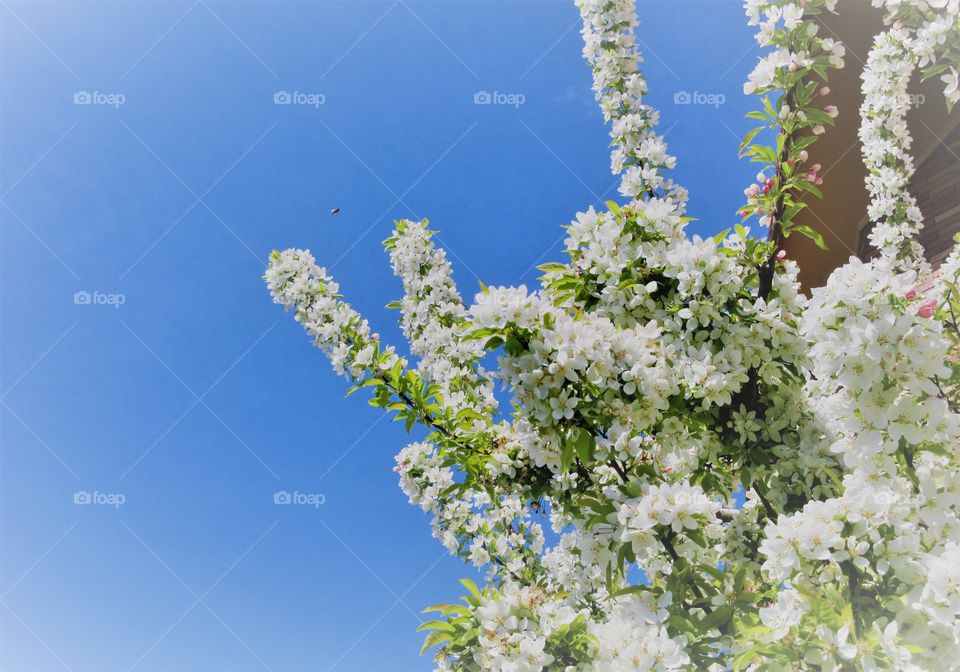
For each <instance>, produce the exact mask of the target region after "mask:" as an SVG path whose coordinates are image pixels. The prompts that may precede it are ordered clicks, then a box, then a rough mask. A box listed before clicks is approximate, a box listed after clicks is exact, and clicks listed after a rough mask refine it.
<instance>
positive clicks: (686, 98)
mask: <svg viewBox="0 0 960 672" xmlns="http://www.w3.org/2000/svg"><path fill="white" fill-rule="evenodd" d="M726 102H727V97H726V96H725V95H723V94H722V93H704V92H702V91H694V92H692V93H691V92H690V91H677V92H676V93H675V94H673V104H674V105H710V106H712V107H720V106H721V105H723V104H724V103H726Z"/></svg>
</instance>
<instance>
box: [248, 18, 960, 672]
mask: <svg viewBox="0 0 960 672" xmlns="http://www.w3.org/2000/svg"><path fill="white" fill-rule="evenodd" d="M873 3H874V4H875V5H878V6H882V7H883V10H884V11H885V13H886V19H887V21H886V23H887V26H888V29H887V30H886V31H885V32H883V33H882V34H880V35H878V36H876V38H875V40H874V44H873V47H872V49H871V52H870V56H869V59H868V62H867V64H866V67H865V69H864V72H863V77H862V79H863V91H864V94H865V102H864V104H863V107H862V109H861V110H860V114H861V116H862V124H861V130H860V136H861V140H862V144H863V158H864V161H865V163H866V166H867V168H868V173H869V175H868V178H867V188H868V190H869V192H870V195H871V204H870V208H869V216H870V219H871V220H872V221H873V222H874V226H873V232H872V234H871V242H872V243H873V245H874V246H875V247H876V248H877V249H878V250H879V251H880V254H879V255H878V256H877V258H875V259H874V260H872V261H870V262H869V263H864V262H861V261H860V260H858V259H853V258H852V259H851V260H850V262H849V263H848V264H847V265H846V266H843V267H842V268H839V269H837V270H836V271H835V272H834V273H833V275H832V276H831V277H830V279H829V280H828V282H827V284H826V286H825V287H822V288H819V289H815V290H813V294H812V297H811V298H807V297H805V296H804V295H803V294H802V293H801V292H800V288H799V286H798V283H797V272H798V269H797V266H796V264H795V263H794V262H792V261H790V260H787V259H786V258H785V256H784V254H783V253H782V252H781V251H780V244H781V242H782V240H783V239H784V238H787V237H789V236H791V235H805V236H809V237H811V238H813V239H814V240H815V241H816V242H817V243H818V244H821V245H822V243H823V241H822V240H821V239H820V238H819V235H818V234H817V233H816V232H815V231H813V230H811V229H809V228H806V227H804V226H802V225H800V224H798V223H797V221H796V219H797V215H798V213H799V212H800V211H801V210H802V209H803V208H805V207H809V206H808V200H806V199H809V197H810V196H817V195H819V191H818V189H817V185H818V184H820V183H821V182H822V179H823V178H822V177H821V176H820V175H819V170H820V167H819V165H818V164H817V163H816V162H815V161H814V160H813V159H812V158H811V156H814V155H815V153H816V146H815V145H816V142H817V139H818V137H819V136H820V135H821V134H822V133H823V132H824V127H825V126H826V125H829V124H831V123H832V120H833V118H834V117H835V116H836V115H837V113H838V112H837V110H836V109H835V108H833V107H831V106H825V105H823V104H822V100H823V96H824V95H825V94H826V93H827V92H828V91H827V89H826V80H827V78H828V75H829V71H830V70H831V69H833V68H840V67H843V65H844V47H843V46H842V45H841V44H840V43H838V42H836V41H835V40H832V39H830V38H827V37H823V36H822V35H821V34H820V32H819V30H818V26H819V24H818V18H817V17H818V15H819V14H820V13H822V12H824V11H835V10H836V9H837V8H836V5H837V0H772V1H763V0H747V2H746V3H745V4H746V10H747V15H748V19H749V22H750V24H751V25H756V26H757V27H758V33H757V40H758V42H759V43H760V44H761V45H763V46H766V47H769V48H770V51H769V53H768V54H767V55H766V56H765V57H764V58H762V59H761V60H760V61H759V63H758V64H757V66H756V68H755V69H754V70H753V72H752V73H751V74H750V76H749V81H748V82H747V83H746V84H745V85H744V91H745V93H748V94H756V95H757V96H758V100H759V101H760V104H759V105H758V109H757V110H756V111H755V112H751V113H750V114H749V115H748V116H749V117H750V118H753V119H756V120H757V122H758V126H757V128H756V129H755V130H753V131H751V132H750V133H748V134H747V136H746V137H745V138H744V141H743V143H742V145H741V148H740V150H741V153H742V154H743V156H745V157H749V159H750V160H752V161H754V162H756V163H757V164H758V165H759V167H760V172H759V174H758V175H757V182H756V183H755V184H753V185H751V186H750V187H748V188H747V189H746V190H745V196H746V201H745V204H744V207H743V210H742V211H741V214H742V215H743V221H742V222H741V224H738V225H736V226H735V227H734V228H733V230H728V231H724V232H722V233H720V234H719V235H717V236H716V237H714V238H712V239H707V240H702V239H700V238H699V237H693V238H692V239H691V238H688V237H687V236H686V235H685V234H684V230H683V229H684V224H685V222H686V221H688V218H687V216H686V215H685V202H686V192H685V191H684V190H683V188H682V187H680V186H678V185H677V184H675V183H673V182H672V181H671V180H670V179H669V177H668V176H667V173H668V171H669V170H670V169H671V168H672V167H673V165H674V158H673V157H671V156H670V155H669V154H668V153H667V148H666V145H665V143H664V141H663V138H662V137H660V136H658V135H657V134H656V133H655V131H654V128H655V126H656V124H657V121H658V114H657V112H656V111H655V110H654V109H652V108H651V107H650V106H649V105H647V104H646V103H644V102H643V98H644V95H645V94H646V90H647V84H646V82H645V80H644V78H643V76H642V75H641V73H640V70H639V63H640V56H639V53H638V51H637V48H636V41H635V38H634V30H635V28H636V24H637V18H636V13H635V8H634V7H633V3H632V2H631V1H630V0H579V2H578V5H579V7H580V11H581V14H582V18H583V38H584V42H585V47H584V55H585V57H586V59H587V61H588V62H589V64H590V66H591V67H592V69H593V74H594V90H595V92H596V96H597V99H598V101H599V102H600V107H601V110H602V112H603V116H604V118H605V120H606V121H607V122H609V123H610V124H611V127H612V131H611V135H612V137H613V152H612V169H613V172H614V173H618V174H620V175H622V181H621V184H620V193H621V194H622V196H623V198H622V199H621V200H620V201H619V202H613V201H611V202H608V203H607V209H605V210H603V211H601V212H596V211H594V209H592V208H591V209H590V210H588V211H587V212H581V213H578V214H577V215H576V219H575V220H574V221H573V222H572V223H571V224H570V225H569V227H567V230H568V233H569V237H568V238H567V240H566V251H567V254H568V257H569V260H568V261H567V262H566V263H551V264H547V265H545V266H543V267H542V271H543V273H544V275H543V277H542V283H541V287H540V289H539V290H537V291H529V290H528V289H527V288H525V287H523V286H520V287H516V288H505V287H496V288H485V289H484V290H483V291H482V292H481V293H480V294H479V295H478V296H477V297H476V299H475V303H474V304H473V305H472V306H470V307H466V306H465V304H464V303H463V301H462V300H461V295H460V293H459V291H458V290H457V287H456V286H455V284H454V282H453V278H452V273H451V267H450V263H449V262H448V260H447V258H446V255H445V254H444V252H443V250H442V249H439V248H437V247H435V246H434V244H433V242H432V238H431V236H432V232H431V231H430V230H429V229H428V228H427V222H426V221H423V222H414V221H406V220H404V221H400V222H397V225H396V229H395V231H394V232H393V235H392V236H391V237H390V238H389V239H387V241H386V248H387V250H388V251H389V254H390V259H391V262H392V265H393V270H394V272H395V273H396V275H397V276H399V278H400V279H401V281H402V284H403V290H404V297H403V299H402V300H400V301H397V302H396V303H395V304H393V307H395V308H398V309H399V310H400V316H401V318H400V319H401V325H402V327H403V331H404V334H405V336H406V337H407V339H408V340H409V343H410V351H411V354H412V356H414V357H416V358H417V363H416V364H415V365H411V364H410V363H409V362H408V360H407V359H406V358H405V357H402V356H401V355H399V354H398V353H397V352H396V351H395V350H394V348H393V347H390V346H386V345H384V344H382V343H381V342H380V340H379V338H378V336H377V335H376V334H375V333H373V332H372V331H371V329H370V327H369V326H368V324H367V321H366V320H364V319H363V318H362V317H361V316H360V315H358V314H357V313H356V312H355V311H354V310H353V309H352V308H351V307H350V306H349V304H347V303H346V302H344V301H343V299H342V298H341V296H340V295H339V294H338V287H337V285H336V283H335V282H334V281H333V280H332V279H331V278H330V277H329V276H328V275H327V273H326V272H325V271H324V269H322V268H320V267H318V266H317V265H316V264H315V262H314V258H313V257H312V256H311V255H310V253H309V252H307V251H305V250H295V249H292V250H286V251H284V252H274V253H273V254H272V255H271V257H270V264H269V268H268V270H267V272H266V276H265V279H266V281H267V284H268V285H269V289H270V292H271V293H272V295H273V298H274V300H275V301H276V302H277V303H280V304H282V305H283V306H285V307H286V308H289V309H292V310H294V311H295V317H296V319H297V321H299V322H300V323H301V324H302V325H303V326H304V328H305V329H306V330H307V332H308V333H309V334H310V336H311V337H312V338H313V340H314V343H315V344H316V345H317V346H318V347H319V348H320V349H321V350H323V351H324V352H325V353H326V354H327V355H328V356H329V357H330V359H331V361H332V363H333V366H334V368H335V369H336V371H337V372H338V373H340V374H342V375H344V376H346V377H347V378H348V379H349V380H350V381H351V383H352V387H351V391H355V390H362V391H364V392H366V393H369V394H370V395H371V396H372V399H371V403H372V405H374V406H379V407H382V408H383V409H385V410H386V411H388V412H390V413H393V414H395V415H396V417H397V419H399V420H403V421H405V423H406V426H407V429H408V430H409V429H411V428H412V427H413V426H414V425H417V424H419V425H422V426H424V427H425V428H426V430H427V432H428V434H427V436H426V438H425V439H424V440H423V441H420V442H416V443H412V444H410V445H408V446H406V447H405V448H403V450H401V451H400V454H399V455H398V456H397V467H396V471H397V472H398V474H399V476H400V485H401V487H402V488H403V490H404V492H405V493H406V494H407V495H409V497H410V501H411V502H412V503H414V504H417V505H419V506H420V507H421V508H422V509H423V510H424V511H426V512H428V513H430V514H431V515H432V519H433V532H434V535H435V536H436V537H437V539H438V540H439V541H440V542H441V543H442V544H443V545H444V546H445V547H446V548H447V549H449V550H450V552H451V553H455V554H457V555H459V556H461V557H463V558H464V559H466V560H468V561H469V562H471V563H473V564H474V565H476V566H477V567H480V568H485V570H486V585H485V586H483V587H482V588H480V587H477V586H476V585H474V584H473V583H472V582H470V581H466V580H465V581H464V582H463V584H464V586H465V588H466V590H467V591H468V595H466V597H464V598H463V599H462V601H461V602H458V603H451V604H443V605H436V606H433V607H430V608H429V610H430V611H433V612H436V618H435V620H432V621H429V622H428V623H426V624H425V629H427V630H429V634H428V636H427V639H426V642H425V645H424V649H425V650H426V649H431V648H434V647H435V656H436V662H437V666H438V669H440V670H464V671H467V670H469V671H473V670H503V671H510V672H524V671H534V670H566V671H574V670H577V671H581V670H582V671H587V670H592V671H596V672H602V671H619V670H679V669H710V670H787V669H790V670H878V669H897V670H956V669H960V472H958V469H957V466H958V458H960V392H958V390H960V365H958V364H957V359H956V357H955V356H952V355H951V351H954V352H956V349H957V348H958V345H960V329H958V318H957V315H958V313H960V290H958V284H960V277H958V276H960V253H958V252H957V251H955V252H954V253H953V254H952V255H951V256H950V257H949V258H948V259H947V261H946V262H945V263H944V264H943V265H942V267H941V268H940V271H939V275H938V276H934V275H933V274H932V273H931V271H930V269H929V268H928V267H927V265H926V263H925V262H924V261H923V255H922V250H921V249H919V246H918V244H917V243H916V235H915V234H916V232H917V231H918V229H919V228H920V227H921V226H922V223H923V218H922V215H921V213H920V210H919V209H918V207H917V205H916V203H915V202H914V200H913V199H912V198H911V196H910V194H909V193H908V190H907V187H908V183H909V180H910V177H911V174H912V171H913V164H912V160H911V157H910V154H909V148H910V135H909V132H908V130H907V128H906V124H905V115H906V112H907V111H908V109H909V101H910V99H909V97H908V96H907V95H906V90H907V84H908V82H909V80H910V77H911V74H912V73H913V71H914V70H915V69H918V68H919V69H920V70H921V71H922V74H923V76H926V77H940V78H941V79H942V80H943V81H944V83H945V84H946V88H945V96H946V98H947V104H948V105H951V104H952V103H955V102H956V101H957V100H958V98H960V92H958V85H957V73H958V67H960V0H873ZM840 10H841V11H842V7H841V8H840ZM767 137H773V139H774V140H773V142H772V143H771V144H765V143H764V142H761V141H759V140H758V139H760V140H762V139H764V138H767ZM751 223H753V224H754V225H755V228H757V230H758V231H760V232H761V233H762V235H760V236H757V235H753V234H752V233H751V231H750V228H748V227H747V226H745V224H751ZM920 288H924V289H923V290H922V291H921V289H920ZM490 352H497V353H499V359H498V364H497V370H496V371H488V370H486V369H485V368H484V367H483V365H482V364H481V361H482V359H483V357H484V356H485V355H486V354H487V353H490ZM498 381H499V382H502V384H504V385H505V386H506V387H507V388H508V389H509V390H511V391H512V393H513V399H512V403H511V407H510V408H509V409H507V408H502V407H501V406H500V402H498V399H497V398H496V397H495V396H494V393H493V390H494V384H495V383H496V382H498ZM547 526H548V527H549V532H547V531H545V529H544V528H545V527H547ZM638 570H642V571H638Z"/></svg>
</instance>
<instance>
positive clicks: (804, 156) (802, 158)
mask: <svg viewBox="0 0 960 672" xmlns="http://www.w3.org/2000/svg"><path fill="white" fill-rule="evenodd" d="M809 158H810V155H809V154H807V150H805V149H804V150H802V151H801V152H800V161H806V160H807V159H809Z"/></svg>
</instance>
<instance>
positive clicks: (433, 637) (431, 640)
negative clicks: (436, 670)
mask: <svg viewBox="0 0 960 672" xmlns="http://www.w3.org/2000/svg"><path fill="white" fill-rule="evenodd" d="M449 639H450V633H449V632H442V631H440V630H436V631H434V632H431V633H430V634H429V635H427V638H426V639H425V640H424V642H423V646H422V647H420V655H421V656H422V655H423V654H424V653H426V652H427V651H428V650H430V649H432V648H433V647H435V646H436V645H437V644H441V643H443V642H446V641H447V640H449Z"/></svg>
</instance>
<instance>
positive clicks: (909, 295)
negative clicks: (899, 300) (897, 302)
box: [903, 289, 917, 301]
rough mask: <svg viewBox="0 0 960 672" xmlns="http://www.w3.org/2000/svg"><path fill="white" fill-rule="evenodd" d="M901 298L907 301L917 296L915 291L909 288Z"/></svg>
mask: <svg viewBox="0 0 960 672" xmlns="http://www.w3.org/2000/svg"><path fill="white" fill-rule="evenodd" d="M903 298H905V299H907V300H908V301H909V300H910V299H915V298H917V293H916V292H915V291H913V290H912V289H911V290H910V291H909V292H907V293H906V294H904V295H903Z"/></svg>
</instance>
